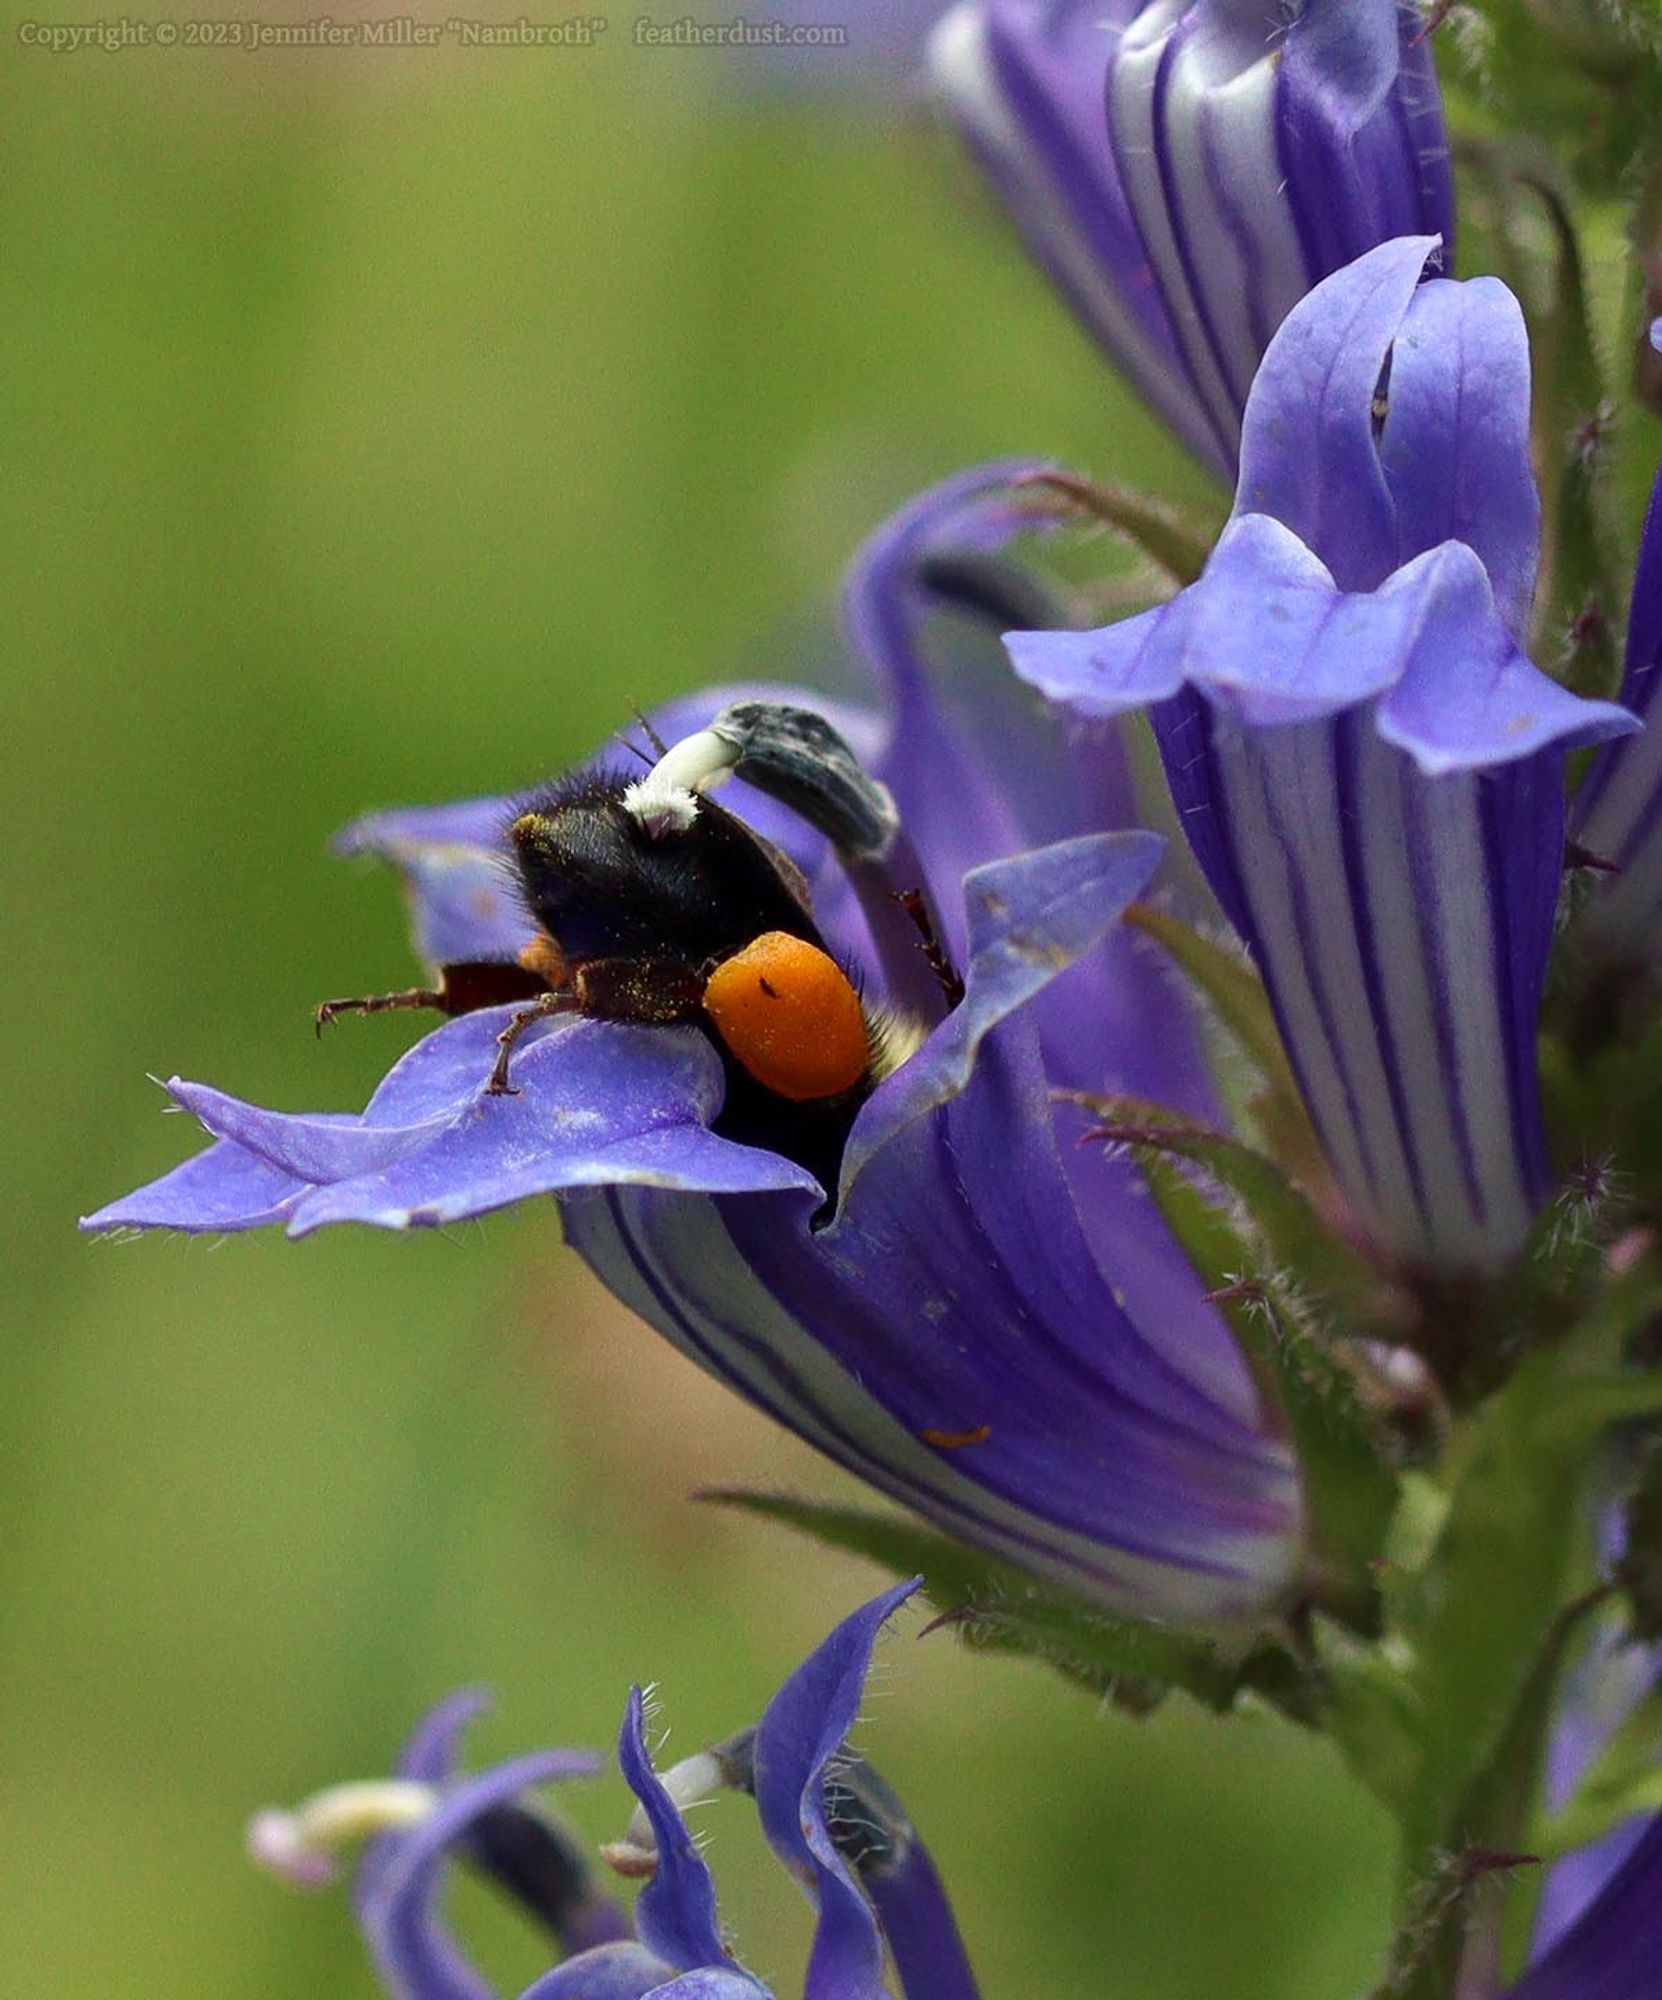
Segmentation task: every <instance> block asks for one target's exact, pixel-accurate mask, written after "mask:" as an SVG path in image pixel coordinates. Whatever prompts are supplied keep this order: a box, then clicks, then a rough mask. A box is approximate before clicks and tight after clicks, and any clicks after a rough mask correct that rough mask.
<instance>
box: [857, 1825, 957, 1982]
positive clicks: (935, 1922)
mask: <svg viewBox="0 0 1662 2000" xmlns="http://www.w3.org/2000/svg"><path fill="white" fill-rule="evenodd" d="M860 1881H861V1885H862V1887H863V1888H864V1889H865V1892H866V1894H867V1895H868V1896H869V1897H870V1898H871V1905H872V1908H873V1909H874V1910H875V1911H876V1912H877V1920H878V1922H879V1923H880V1924H881V1925H882V1927H883V1937H884V1940H885V1942H886V1943H887V1944H888V1947H889V1953H890V1956H891V1957H892V1958H893V1960H894V1963H895V1970H896V1971H897V1972H898V1973H899V1975H900V1986H901V1991H902V1992H903V1993H904V1995H905V1996H906V2000H979V1995H980V1991H981V1989H980V1986H979V1985H978V1984H977V1982H976V1978H975V1974H974V1972H973V1971H972V1969H971V1967H970V1962H969V1958H968V1955H967V1954H966V1953H965V1950H964V1941H963V1939H962V1938H961V1937H960V1936H959V1934H958V1925H957V1921H956V1919H955V1918H954V1917H953V1914H952V1905H951V1904H950V1903H949V1902H948V1900H947V1894H946V1888H945V1885H944V1884H943V1883H942V1881H941V1878H940V1875H939V1874H938V1873H937V1871H936V1868H935V1863H934V1861H933V1860H932V1858H931V1857H930V1853H929V1850H928V1848H926V1847H925V1846H924V1844H923V1842H922V1841H921V1840H919V1839H918V1838H917V1837H916V1835H915V1834H913V1835H912V1836H911V1837H910V1838H909V1839H908V1840H907V1842H906V1844H905V1849H904V1852H902V1853H900V1854H899V1855H897V1856H896V1857H895V1859H894V1860H893V1861H892V1862H891V1861H883V1862H879V1863H877V1864H875V1865H874V1866H871V1867H868V1868H865V1869H863V1870H862V1872H861V1876H860Z"/></svg>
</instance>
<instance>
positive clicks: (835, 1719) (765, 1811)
mask: <svg viewBox="0 0 1662 2000" xmlns="http://www.w3.org/2000/svg"><path fill="white" fill-rule="evenodd" d="M917 1587H918V1580H917V1579H915V1578H914V1580H913V1581H912V1582H910V1583H903V1584H900V1585H898V1586H897V1587H896V1588H894V1589H892V1590H888V1591H885V1592H884V1593H883V1595H882V1596H881V1597H877V1598H874V1599H873V1601H872V1602H871V1603H870V1604H867V1605H865V1606H864V1607H863V1608H862V1609H861V1610H859V1611H856V1612H855V1613H854V1614H853V1616H852V1617H850V1618H846V1619H844V1620H843V1622H842V1623H841V1624H840V1625H839V1626H838V1627H837V1628H836V1630H835V1631H834V1632H833V1633H832V1634H831V1635H830V1637H829V1638H827V1639H826V1640H824V1641H823V1643H822V1644H821V1645H820V1646H819V1647H818V1648H817V1649H816V1650H815V1651H814V1652H813V1653H812V1654H810V1656H809V1657H808V1659H806V1660H805V1661H804V1662H803V1664H802V1665H801V1666H800V1667H798V1668H797V1670H796V1672H795V1673H794V1674H792V1675H791V1677H790V1679H789V1680H788V1681H786V1683H785V1685H784V1686H783V1687H782V1688H781V1689H780V1690H779V1692H778V1693H777V1694H776V1695H775V1696H774V1698H773V1700H772V1701H771V1702H769V1704H768V1707H767V1711H766V1713H765V1714H764V1715H763V1717H762V1720H761V1722H760V1723H759V1724H758V1726H757V1730H756V1805H757V1809H758V1811H759V1812H760V1814H761V1819H762V1827H763V1830H764V1832H765V1833H766V1834H767V1837H768V1842H769V1845H770V1846H771V1847H772V1848H773V1851H774V1853H775V1854H777V1855H778V1857H779V1859H780V1860H781V1861H783V1862H784V1863H785V1865H786V1867H788V1868H790V1869H791V1870H792V1871H793V1872H794V1873H795V1874H797V1875H798V1876H800V1877H801V1878H802V1880H803V1881H804V1882H805V1883H806V1884H807V1885H808V1887H809V1890H810V1893H811V1894H812V1896H813V1898H814V1902H815V1904H816V1905H817V1907H818V1910H819V1921H818V1923H817V1924H816V1925H815V1927H814V1942H813V1948H812V1950H811V1952H810V1954H809V1959H808V1976H807V1981H806V1984H805V1986H804V2000H878V1996H879V1995H880V1994H881V1992H882V1980H883V1944H882V1939H881V1937H880V1935H879V1933H878V1928H877V1922H876V1919H875V1917H874V1916H873V1914H872V1909H871V1905H870V1904H869V1903H868V1902H867V1900H866V1897H865V1895H864V1894H863V1893H862V1891H861V1889H860V1885H859V1883H858V1882H857V1881H856V1880H855V1877H854V1872H853V1870H852V1869H851V1868H850V1867H849V1865H848V1862H847V1861H846V1860H845V1859H844V1858H843V1856H842V1855H841V1854H839V1853H838V1851H837V1846H836V1843H835V1841H834V1840H833V1839H832V1836H831V1829H830V1827H829V1826H828V1825H827V1824H826V1797H825V1785H826V1777H827V1774H828V1772H829V1770H830V1767H831V1765H832V1762H833V1760H834V1759H835V1758H836V1757H838V1756H839V1755H840V1754H841V1753H842V1750H843V1746H844V1744H845V1743H846V1742H847V1740H848V1735H849V1731H850V1730H851V1729H852V1728H853V1727H854V1724H855V1722H856V1721H857V1720H858V1718H859V1713H860V1702H861V1697H862V1696H863V1694H864V1692H865V1685H866V1674H867V1672H868V1670H869V1668H870V1666H871V1654H872V1648H873V1647H874V1646H875V1645H876V1643H877V1634H878V1632H879V1631H880V1630H881V1628H882V1626H883V1625H884V1623H885V1622H886V1621H887V1620H888V1619H889V1618H890V1617H891V1616H892V1615H893V1614H894V1612H895V1611H897V1610H898V1609H899V1608H900V1606H901V1605H902V1604H904V1603H905V1601H906V1600H907V1598H909V1597H910V1596H911V1595H912V1593H913V1592H914V1591H915V1590H916V1589H917ZM909 2000H918V1996H915V1995H910V1996H909Z"/></svg>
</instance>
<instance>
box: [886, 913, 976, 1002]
mask: <svg viewBox="0 0 1662 2000" xmlns="http://www.w3.org/2000/svg"><path fill="white" fill-rule="evenodd" d="M895 901H896V902H897V903H898V904H899V905H900V907H901V908H902V909H903V910H904V911H905V912H906V914H907V916H909V917H910V918H911V920H912V922H913V924H914V925H915V926H916V928H917V933H918V943H919V944H920V945H921V946H922V948H923V957H924V963H925V964H926V965H927V966H928V967H929V970H930V971H931V972H932V973H933V974H934V975H935V983H936V985H938V986H939V987H940V989H941V992H942V993H943V994H944V995H945V998H946V1004H947V1009H948V1011H949V1012H950V1011H951V1009H952V1008H954V1007H956V1006H957V1005H958V1003H959V1002H960V1001H961V1000H962V999H963V997H964V982H963V979H962V977H961V976H960V974H959V971H958V968H957V967H956V966H955V965H954V964H953V963H952V960H951V958H950V957H949V956H948V955H947V949H946V945H945V944H944V943H943V942H942V939H941V934H940V932H939V931H938V930H936V928H935V917H934V912H933V911H932V910H931V909H930V907H929V902H928V899H927V898H926V897H925V895H924V893H923V891H922V890H921V889H897V890H896V891H895Z"/></svg>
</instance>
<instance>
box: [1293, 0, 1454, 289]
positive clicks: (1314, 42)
mask: <svg viewBox="0 0 1662 2000" xmlns="http://www.w3.org/2000/svg"><path fill="white" fill-rule="evenodd" d="M1393 15H1394V17H1395V18H1394V19H1393ZM1285 49H1286V52H1285V55H1284V57H1283V59H1282V65H1281V76H1280V80H1279V87H1278V91H1277V97H1276V120H1277V149H1278V151H1279V153H1280V157H1281V160H1282V163H1283V167H1284V170H1285V172H1286V193H1287V200H1288V203H1289V204H1290V206H1291V208H1292V211H1293V219H1294V222H1295V223H1296V225H1297V227H1298V233H1299V238H1300V241H1301V242H1302V243H1303V245H1304V256H1305V262H1306V264H1307V265H1308V267H1309V269H1310V270H1311V271H1312V272H1314V273H1316V274H1317V275H1322V274H1325V273H1328V272H1331V271H1337V270H1340V269H1342V268H1343V267H1344V266H1345V265H1346V264H1348V263H1349V262H1350V261H1351V259H1352V258H1353V257H1355V256H1357V255H1359V254H1360V252H1361V251H1363V250H1364V249H1366V248H1367V247H1368V246H1369V245H1370V244H1372V243H1377V242H1386V241H1388V240H1389V239H1390V238H1391V237H1393V236H1412V235H1416V234H1435V235H1440V236H1441V237H1442V239H1443V241H1444V243H1445V245H1447V244H1451V243H1452V241H1453V236H1454V179H1453V173H1452V171H1451V167H1450V162H1449V148H1448V135H1447V133H1446V131H1445V130H1444V126H1443V107H1442V100H1441V97H1440V96H1439V93H1438V89H1437V72H1436V68H1435V65H1434V63H1433V61H1432V54H1431V38H1430V36H1429V35H1427V34H1426V33H1425V20H1424V16H1423V15H1422V14H1421V12H1420V10H1419V9H1418V8H1417V7H1415V6H1412V5H1394V6H1385V5H1363V6H1358V5H1356V4H1355V0H1307V4H1306V5H1305V7H1304V9H1303V11H1302V13H1301V14H1300V15H1299V17H1298V19H1297V20H1296V21H1295V22H1294V24H1293V26H1292V27H1291V28H1290V29H1289V31H1288V34H1287V40H1286V45H1285Z"/></svg>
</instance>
